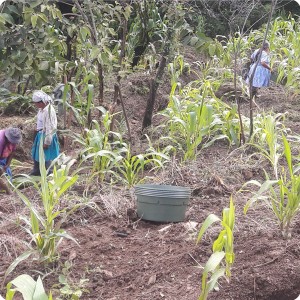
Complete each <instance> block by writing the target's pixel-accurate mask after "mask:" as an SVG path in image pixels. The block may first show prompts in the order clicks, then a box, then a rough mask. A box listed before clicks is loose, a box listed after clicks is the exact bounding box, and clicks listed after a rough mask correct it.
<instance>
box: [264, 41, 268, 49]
mask: <svg viewBox="0 0 300 300" xmlns="http://www.w3.org/2000/svg"><path fill="white" fill-rule="evenodd" d="M267 49H270V43H269V42H267V41H266V42H264V43H263V50H267Z"/></svg>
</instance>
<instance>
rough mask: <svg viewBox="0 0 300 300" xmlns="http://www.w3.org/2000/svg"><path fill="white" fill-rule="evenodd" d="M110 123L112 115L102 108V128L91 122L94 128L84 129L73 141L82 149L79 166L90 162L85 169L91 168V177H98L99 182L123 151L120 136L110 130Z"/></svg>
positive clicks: (114, 164) (95, 122)
mask: <svg viewBox="0 0 300 300" xmlns="http://www.w3.org/2000/svg"><path fill="white" fill-rule="evenodd" d="M111 122H112V115H110V114H109V112H108V111H106V110H105V109H104V108H103V109H102V127H100V125H99V123H98V122H97V121H95V120H93V121H92V125H93V127H94V128H93V129H86V130H85V132H84V134H80V135H76V137H75V139H74V142H75V143H79V144H80V145H81V146H82V147H83V150H82V151H81V156H82V161H81V164H82V163H88V162H89V161H92V165H91V166H87V168H92V172H93V176H92V177H95V176H98V177H99V179H100V180H101V181H103V180H104V178H105V175H106V174H108V173H110V172H111V170H112V169H113V168H114V167H115V166H116V164H117V162H118V160H119V158H118V157H119V155H120V153H121V152H122V151H123V147H122V137H121V134H120V133H118V132H113V131H111V130H110V125H111ZM113 139H115V140H114V141H113Z"/></svg>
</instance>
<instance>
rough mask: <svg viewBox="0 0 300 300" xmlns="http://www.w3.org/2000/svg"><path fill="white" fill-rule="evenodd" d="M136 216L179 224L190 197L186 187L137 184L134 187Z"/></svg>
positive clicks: (189, 191) (188, 189)
mask: <svg viewBox="0 0 300 300" xmlns="http://www.w3.org/2000/svg"><path fill="white" fill-rule="evenodd" d="M135 194H136V196H137V214H138V216H139V217H140V218H142V219H143V220H148V221H156V222H181V221H183V220H184V217H185V211H186V206H187V204H188V202H189V199H190V196H191V190H190V188H187V187H181V186H172V185H158V184H139V185H136V186H135Z"/></svg>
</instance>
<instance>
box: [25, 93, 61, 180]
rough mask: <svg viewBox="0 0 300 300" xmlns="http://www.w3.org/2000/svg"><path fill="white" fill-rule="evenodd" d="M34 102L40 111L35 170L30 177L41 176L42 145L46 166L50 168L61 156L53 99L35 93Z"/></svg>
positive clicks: (33, 147)
mask: <svg viewBox="0 0 300 300" xmlns="http://www.w3.org/2000/svg"><path fill="white" fill-rule="evenodd" d="M32 101H33V102H34V104H35V106H36V107H37V108H38V109H39V111H38V114H37V126H36V136H35V139H34V142H33V146H32V158H33V162H34V165H33V170H32V171H31V173H30V175H34V176H39V175H40V166H39V161H40V157H39V156H40V155H39V148H40V144H41V143H43V149H44V157H45V166H46V169H47V168H49V167H50V165H51V162H52V160H53V159H55V158H57V157H58V155H59V144H58V138H57V133H56V131H57V117H56V112H55V109H54V107H53V106H52V104H51V102H52V98H51V97H50V96H49V95H47V94H46V93H44V92H43V91H35V92H34V93H33V95H32Z"/></svg>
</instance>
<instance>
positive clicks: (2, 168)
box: [0, 128, 22, 194]
mask: <svg viewBox="0 0 300 300" xmlns="http://www.w3.org/2000/svg"><path fill="white" fill-rule="evenodd" d="M21 141H22V133H21V130H20V129H19V128H7V129H2V130H0V176H1V175H2V174H4V173H5V174H6V175H8V176H9V177H10V179H12V173H11V169H10V163H11V160H12V158H13V154H14V152H15V150H16V147H17V145H18V144H19V143H20V142H21ZM0 189H1V190H5V192H6V193H7V194H11V190H10V189H9V187H8V186H7V184H6V183H5V182H4V181H3V179H1V178H0Z"/></svg>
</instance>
